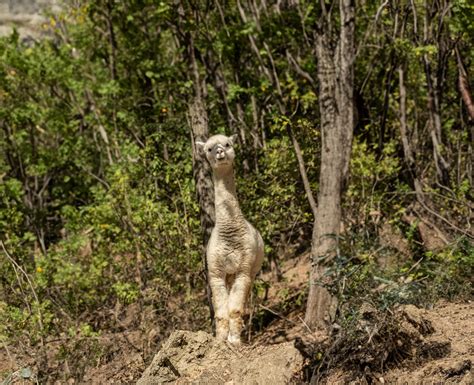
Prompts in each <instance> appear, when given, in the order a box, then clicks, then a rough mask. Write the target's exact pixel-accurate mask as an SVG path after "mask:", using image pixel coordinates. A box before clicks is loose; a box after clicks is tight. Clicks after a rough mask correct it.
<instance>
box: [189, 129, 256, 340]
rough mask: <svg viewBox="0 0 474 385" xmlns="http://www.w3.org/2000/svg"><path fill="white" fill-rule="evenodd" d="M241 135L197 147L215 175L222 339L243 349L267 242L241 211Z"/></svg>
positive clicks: (214, 263)
mask: <svg viewBox="0 0 474 385" xmlns="http://www.w3.org/2000/svg"><path fill="white" fill-rule="evenodd" d="M236 137H237V135H232V136H231V137H227V136H224V135H214V136H212V137H210V138H209V139H208V140H207V142H206V143H203V142H196V145H197V147H198V149H200V150H201V151H204V153H205V155H206V158H207V160H208V161H209V163H210V165H211V167H212V170H213V180H214V191H215V212H216V223H215V226H214V228H213V229H212V233H211V237H210V239H209V243H208V245H207V265H208V270H209V284H210V286H211V290H212V299H213V305H214V310H215V318H216V337H217V338H219V339H221V340H228V341H229V342H231V343H233V344H240V342H241V341H240V334H241V331H242V327H243V320H242V316H243V313H244V308H245V304H246V301H247V298H248V295H249V291H250V288H251V286H252V283H253V281H254V279H255V276H256V275H257V273H258V271H259V270H260V267H261V266H262V261H263V240H262V237H261V235H260V233H259V232H258V231H257V230H256V229H255V228H254V227H253V226H252V225H251V224H250V223H248V222H247V221H246V220H245V218H244V216H243V214H242V212H241V211H240V207H239V202H238V200H237V194H236V190H235V179H234V158H235V152H234V147H233V145H234V142H235V140H236Z"/></svg>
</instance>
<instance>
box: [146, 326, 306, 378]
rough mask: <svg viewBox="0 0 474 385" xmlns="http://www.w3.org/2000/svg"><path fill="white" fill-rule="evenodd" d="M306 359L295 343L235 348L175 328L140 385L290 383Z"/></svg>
mask: <svg viewBox="0 0 474 385" xmlns="http://www.w3.org/2000/svg"><path fill="white" fill-rule="evenodd" d="M303 365H304V358H303V356H302V355H301V353H300V352H299V351H298V350H297V349H296V348H295V346H294V343H293V342H285V343H281V344H275V345H268V346H256V347H250V346H242V347H239V348H236V347H234V346H231V345H229V344H227V343H226V342H222V341H217V340H216V339H214V337H212V336H211V335H210V334H208V333H206V332H203V331H199V332H189V331H183V330H178V331H175V332H174V333H173V334H171V336H170V337H169V338H168V340H167V341H166V342H165V343H164V344H163V347H162V348H161V350H160V351H159V352H158V354H156V355H155V357H154V359H153V362H152V363H151V365H150V366H149V367H148V368H147V369H146V371H145V373H144V374H143V376H142V377H141V378H140V380H139V381H138V382H137V385H152V384H166V383H168V384H169V383H177V384H189V383H202V384H224V383H228V384H234V385H237V384H275V385H277V384H287V383H289V382H290V381H291V380H295V379H297V377H296V376H299V375H301V372H302V368H303Z"/></svg>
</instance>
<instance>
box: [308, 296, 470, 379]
mask: <svg viewBox="0 0 474 385" xmlns="http://www.w3.org/2000/svg"><path fill="white" fill-rule="evenodd" d="M361 314H362V318H361V319H360V320H359V322H358V323H357V325H356V327H354V328H352V329H351V330H350V331H347V330H346V331H344V332H342V333H341V334H340V335H339V336H337V337H335V338H334V339H333V343H332V345H331V346H329V347H327V349H326V353H325V356H324V358H323V362H322V363H321V364H320V365H319V366H318V367H317V369H316V370H315V373H314V376H313V379H314V380H315V381H316V382H318V383H327V384H346V383H350V382H353V383H360V384H366V383H381V384H383V383H389V384H471V383H474V375H473V363H474V321H473V320H474V306H473V305H472V303H466V304H453V303H440V304H438V305H437V306H436V307H435V309H433V310H426V309H419V308H417V307H415V306H412V305H404V306H400V307H398V308H397V309H395V311H393V312H384V313H382V312H379V311H377V310H375V309H374V308H371V307H370V306H363V308H362V309H361Z"/></svg>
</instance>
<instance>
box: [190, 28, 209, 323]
mask: <svg viewBox="0 0 474 385" xmlns="http://www.w3.org/2000/svg"><path fill="white" fill-rule="evenodd" d="M186 49H187V60H188V64H189V69H190V73H191V77H192V80H193V85H194V98H193V101H192V102H191V104H190V105H189V118H190V125H191V132H192V147H193V176H194V181H195V184H196V193H197V198H198V202H199V211H200V220H201V229H202V241H203V242H202V244H203V250H202V261H203V266H204V276H205V281H206V296H207V300H208V305H209V312H210V318H211V322H212V324H213V328H214V308H213V306H212V292H211V287H210V285H209V279H208V272H207V256H206V248H207V242H208V241H209V238H210V236H211V231H212V228H213V227H214V223H215V210H214V186H213V182H212V170H211V167H210V165H209V163H208V162H207V160H206V158H205V156H204V154H202V153H201V152H200V151H197V149H196V146H195V142H196V141H202V142H205V141H206V140H207V138H208V137H209V118H208V114H207V109H206V102H205V97H206V90H205V84H203V83H202V82H201V77H200V74H199V68H198V64H197V61H196V56H195V49H194V40H193V37H192V36H189V39H188V41H187V42H186Z"/></svg>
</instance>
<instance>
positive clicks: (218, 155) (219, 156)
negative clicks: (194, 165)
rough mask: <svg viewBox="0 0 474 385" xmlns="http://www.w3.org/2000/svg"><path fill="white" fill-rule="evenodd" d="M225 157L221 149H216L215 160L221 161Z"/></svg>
mask: <svg viewBox="0 0 474 385" xmlns="http://www.w3.org/2000/svg"><path fill="white" fill-rule="evenodd" d="M224 157H225V153H224V150H223V149H222V148H218V149H217V151H216V158H217V159H222V158H224Z"/></svg>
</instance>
